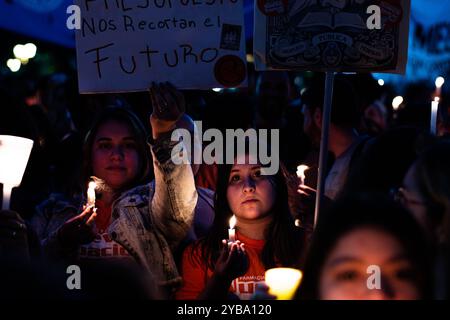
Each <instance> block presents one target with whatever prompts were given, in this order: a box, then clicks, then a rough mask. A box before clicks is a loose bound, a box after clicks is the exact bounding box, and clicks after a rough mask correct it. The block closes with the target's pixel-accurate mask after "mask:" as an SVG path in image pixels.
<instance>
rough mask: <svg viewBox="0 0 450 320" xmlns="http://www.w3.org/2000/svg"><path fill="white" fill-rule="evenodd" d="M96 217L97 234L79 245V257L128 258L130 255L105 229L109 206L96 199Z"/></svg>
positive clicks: (107, 221) (108, 221) (107, 224)
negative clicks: (88, 241)
mask: <svg viewBox="0 0 450 320" xmlns="http://www.w3.org/2000/svg"><path fill="white" fill-rule="evenodd" d="M96 206H97V213H98V215H97V218H96V221H95V226H96V231H97V235H96V237H95V239H94V241H92V242H90V243H88V244H85V245H81V246H80V251H79V255H80V259H82V260H85V259H128V260H130V261H132V260H133V259H132V257H131V256H130V254H129V253H128V251H127V250H125V248H124V247H122V246H121V245H120V244H118V243H117V242H115V241H113V240H112V239H111V237H110V236H109V234H108V232H107V231H106V230H107V229H108V227H109V225H110V223H111V211H112V210H111V207H110V206H106V205H105V204H104V202H103V201H101V200H100V199H97V201H96Z"/></svg>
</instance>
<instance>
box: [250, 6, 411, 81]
mask: <svg viewBox="0 0 450 320" xmlns="http://www.w3.org/2000/svg"><path fill="white" fill-rule="evenodd" d="M374 6H375V7H374ZM373 8H375V9H373ZM377 13H379V14H377ZM409 14H410V0H255V34H254V45H253V46H254V57H255V67H256V69H257V70H273V69H280V70H282V69H287V70H289V69H296V70H311V71H344V72H345V71H347V72H375V71H376V72H391V73H404V71H405V67H406V61H407V52H408V51H407V50H408V27H409ZM377 19H378V21H379V22H380V24H379V25H378V26H374V24H375V23H374V21H375V22H376V21H377ZM377 27H378V28H377Z"/></svg>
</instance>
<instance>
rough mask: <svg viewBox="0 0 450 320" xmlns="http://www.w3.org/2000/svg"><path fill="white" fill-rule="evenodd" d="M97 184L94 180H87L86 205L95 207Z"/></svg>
mask: <svg viewBox="0 0 450 320" xmlns="http://www.w3.org/2000/svg"><path fill="white" fill-rule="evenodd" d="M96 187H97V184H96V183H95V182H94V181H91V182H89V187H88V190H87V205H88V206H94V207H95V188H96Z"/></svg>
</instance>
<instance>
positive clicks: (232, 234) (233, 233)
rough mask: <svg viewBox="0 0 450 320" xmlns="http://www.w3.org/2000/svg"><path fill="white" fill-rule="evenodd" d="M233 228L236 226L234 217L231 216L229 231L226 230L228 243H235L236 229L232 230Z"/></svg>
mask: <svg viewBox="0 0 450 320" xmlns="http://www.w3.org/2000/svg"><path fill="white" fill-rule="evenodd" d="M235 226H236V217H235V216H234V215H233V216H232V217H231V219H230V229H228V241H229V242H234V241H236V229H234V227H235Z"/></svg>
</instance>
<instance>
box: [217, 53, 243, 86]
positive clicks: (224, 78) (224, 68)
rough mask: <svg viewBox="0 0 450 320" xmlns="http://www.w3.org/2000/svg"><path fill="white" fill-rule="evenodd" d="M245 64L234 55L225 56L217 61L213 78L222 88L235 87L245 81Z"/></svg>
mask: <svg viewBox="0 0 450 320" xmlns="http://www.w3.org/2000/svg"><path fill="white" fill-rule="evenodd" d="M245 74H246V70H245V63H244V61H242V59H241V58H239V57H238V56H234V55H226V56H223V57H221V58H220V59H219V60H217V62H216V64H215V66H214V76H215V77H216V80H217V82H219V83H220V84H221V85H223V86H224V87H236V86H238V85H239V84H241V83H242V81H244V80H245Z"/></svg>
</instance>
